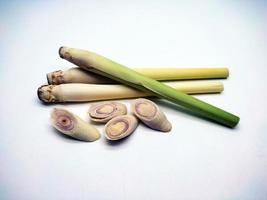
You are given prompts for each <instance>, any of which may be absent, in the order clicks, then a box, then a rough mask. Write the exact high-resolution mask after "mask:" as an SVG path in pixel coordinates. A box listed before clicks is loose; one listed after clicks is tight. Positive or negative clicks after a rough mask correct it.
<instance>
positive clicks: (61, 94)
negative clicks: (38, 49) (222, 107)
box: [38, 68, 229, 103]
mask: <svg viewBox="0 0 267 200" xmlns="http://www.w3.org/2000/svg"><path fill="white" fill-rule="evenodd" d="M135 70H136V71H137V72H139V73H141V74H143V75H145V76H148V77H150V78H153V79H155V80H159V81H163V82H164V83H166V84H167V85H169V86H171V87H172V88H174V89H175V90H177V91H182V92H185V93H187V94H205V93H206V94H208V93H220V92H222V91H223V88H224V87H223V83H222V82H220V81H192V80H193V79H214V78H227V77H228V75H229V72H228V69H227V68H187V69H186V68H137V69H135ZM179 80H191V81H179ZM47 81H48V84H49V85H43V86H41V87H40V88H39V89H38V96H39V98H40V100H42V101H43V102H46V103H50V102H86V101H98V100H110V99H126V98H137V97H146V96H152V95H153V93H151V92H149V91H141V90H138V89H135V88H131V87H128V86H125V85H122V84H119V83H118V82H116V81H114V80H112V79H110V78H106V77H104V76H101V75H98V74H95V73H92V72H88V71H85V70H83V69H81V68H69V69H68V70H65V71H62V70H58V71H54V72H51V73H48V74H47Z"/></svg>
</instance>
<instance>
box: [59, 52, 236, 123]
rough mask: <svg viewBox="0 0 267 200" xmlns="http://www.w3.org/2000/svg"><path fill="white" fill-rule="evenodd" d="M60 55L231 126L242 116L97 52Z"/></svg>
mask: <svg viewBox="0 0 267 200" xmlns="http://www.w3.org/2000/svg"><path fill="white" fill-rule="evenodd" d="M59 55H60V57H61V58H64V59H66V60H68V61H70V62H72V63H73V64H76V65H77V66H79V67H81V68H82V69H85V70H88V71H91V72H94V73H97V74H100V75H102V76H106V77H108V78H111V79H114V80H116V81H119V82H121V83H124V84H126V85H129V86H131V87H134V88H137V89H139V90H143V91H150V92H151V93H153V94H155V95H156V96H158V97H160V98H164V99H166V100H169V101H171V102H173V103H175V104H177V105H179V106H182V107H184V108H186V109H188V110H190V111H192V112H193V113H195V114H196V115H197V116H201V117H204V118H206V119H209V120H212V121H214V122H217V123H220V124H222V125H225V126H228V127H231V128H233V127H235V126H236V125H237V124H238V122H239V119H240V118H239V117H238V116H236V115H234V114H232V113H229V112H227V111H224V110H222V109H220V108H218V107H216V106H213V105H211V104H208V103H206V102H204V101H202V100H200V99H197V98H195V97H192V96H190V95H187V94H185V93H183V92H180V91H176V90H175V89H173V88H172V87H170V86H168V85H166V84H163V83H161V82H159V81H156V80H154V79H151V78H149V77H147V76H145V75H142V74H140V73H138V72H136V71H134V70H132V69H130V68H127V67H126V66H124V65H121V64H119V63H116V62H114V61H112V60H110V59H107V58H105V57H103V56H100V55H98V54H96V53H93V52H90V51H86V50H82V49H75V48H68V47H61V48H60V49H59Z"/></svg>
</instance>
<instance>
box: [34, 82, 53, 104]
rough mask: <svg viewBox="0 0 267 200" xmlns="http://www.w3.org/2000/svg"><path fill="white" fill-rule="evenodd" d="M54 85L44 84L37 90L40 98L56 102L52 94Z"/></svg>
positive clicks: (43, 100)
mask: <svg viewBox="0 0 267 200" xmlns="http://www.w3.org/2000/svg"><path fill="white" fill-rule="evenodd" d="M52 88H53V86H52V85H42V86H40V87H39V88H38V90H37V96H38V98H39V99H40V100H41V101H42V102H44V103H50V102H55V98H54V97H53V95H52V94H51V91H52Z"/></svg>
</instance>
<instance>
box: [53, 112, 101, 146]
mask: <svg viewBox="0 0 267 200" xmlns="http://www.w3.org/2000/svg"><path fill="white" fill-rule="evenodd" d="M51 123H52V125H53V126H54V127H55V128H56V129H57V130H58V131H60V132H61V133H63V134H65V135H68V136H70V137H73V138H76V139H79V140H83V141H88V142H93V141H95V140H97V139H99V138H100V136H101V135H100V133H99V132H98V130H97V129H96V128H95V127H93V126H92V125H90V124H89V123H87V122H86V121H84V120H82V119H81V118H79V117H78V116H76V115H74V114H72V113H71V112H69V111H67V110H65V109H62V108H54V109H53V110H52V112H51Z"/></svg>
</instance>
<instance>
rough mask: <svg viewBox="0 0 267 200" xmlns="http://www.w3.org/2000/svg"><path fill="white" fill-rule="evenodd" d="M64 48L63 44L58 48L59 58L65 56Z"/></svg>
mask: <svg viewBox="0 0 267 200" xmlns="http://www.w3.org/2000/svg"><path fill="white" fill-rule="evenodd" d="M65 49H66V47H64V46H62V47H60V48H59V50H58V53H59V56H60V58H65V57H64V54H65Z"/></svg>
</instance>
